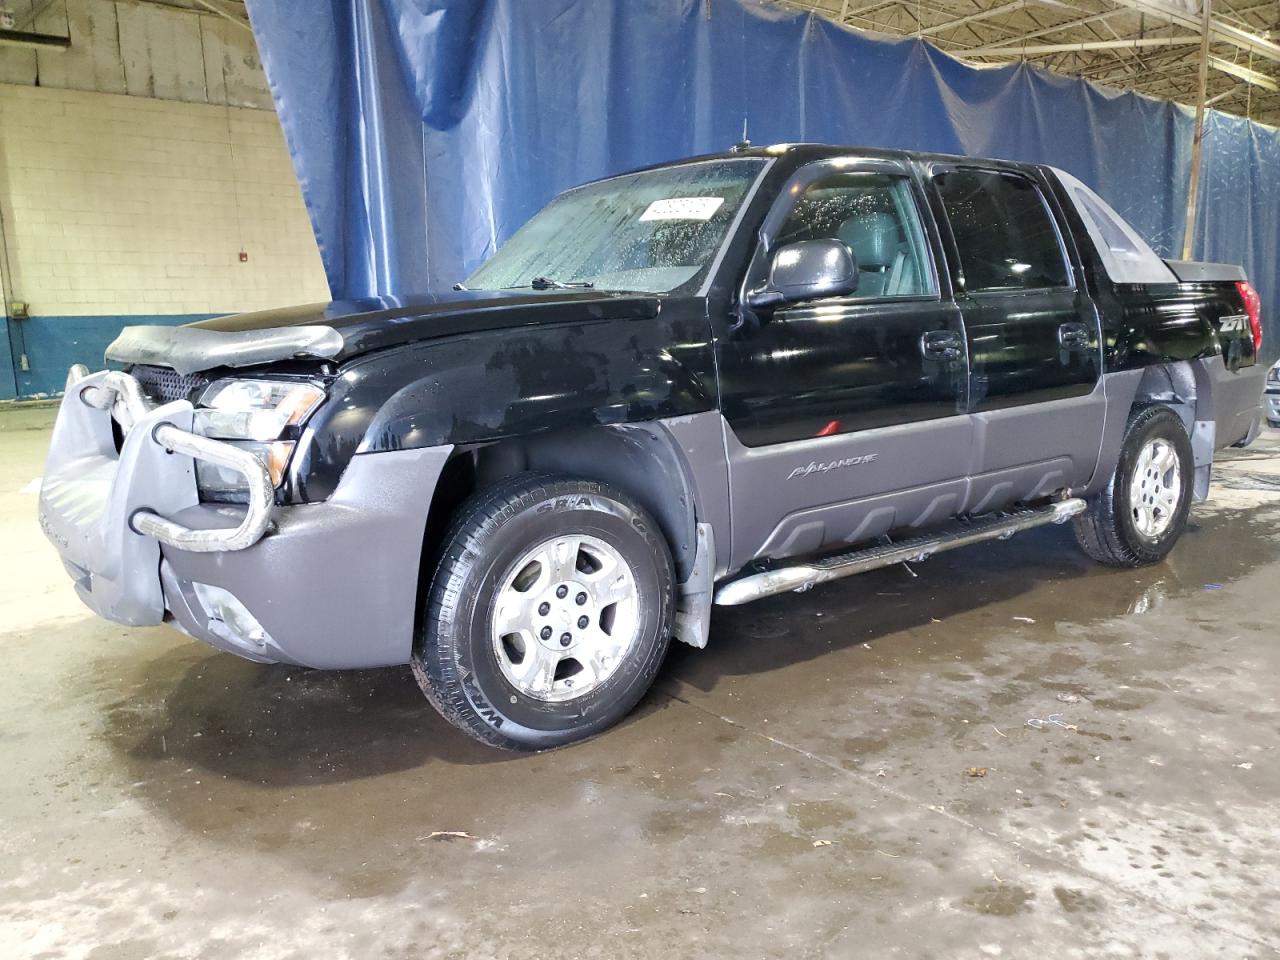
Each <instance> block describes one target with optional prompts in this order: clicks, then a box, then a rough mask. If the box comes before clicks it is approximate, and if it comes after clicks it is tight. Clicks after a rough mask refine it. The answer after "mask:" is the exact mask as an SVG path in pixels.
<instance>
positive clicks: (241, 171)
mask: <svg viewBox="0 0 1280 960" xmlns="http://www.w3.org/2000/svg"><path fill="white" fill-rule="evenodd" d="M0 216H2V217H3V225H4V239H5V247H6V248H7V251H8V264H9V287H10V291H9V297H10V300H20V301H25V302H27V303H28V304H29V310H30V313H31V318H30V319H28V320H23V321H17V320H12V319H11V320H10V322H9V324H8V326H9V336H8V341H9V343H8V344H0V364H4V363H5V361H6V359H7V358H6V357H5V356H3V354H4V353H5V352H6V351H5V349H4V348H5V347H8V348H9V350H11V351H12V353H13V356H12V366H13V369H14V381H15V383H14V389H15V390H16V392H17V394H18V395H19V396H32V395H38V394H41V393H52V392H55V391H58V390H61V389H62V384H63V379H64V377H65V374H66V368H67V366H69V365H70V364H71V363H73V362H76V361H79V362H83V363H87V364H89V365H90V366H91V367H93V366H95V365H101V362H102V351H103V349H104V348H105V346H106V344H107V343H109V342H110V341H111V340H112V339H113V338H114V337H115V335H116V333H118V331H119V329H120V327H122V326H124V325H126V324H131V323H184V322H187V321H190V320H194V319H201V318H204V317H209V316H215V315H218V314H222V313H232V312H240V311H244V310H256V309H262V308H267V307H273V306H282V305H287V304H291V303H305V302H309V301H316V300H325V299H328V287H327V285H326V283H325V279H324V273H323V270H322V267H321V264H320V257H319V253H318V251H317V249H316V245H315V239H314V235H313V234H312V232H311V225H310V222H309V221H308V219H307V214H306V210H305V208H304V207H303V204H302V197H301V193H300V191H299V189H298V184H297V181H296V180H295V178H294V174H293V168H292V166H291V164H290V160H289V155H288V152H287V150H286V148H285V144H284V138H283V135H282V134H281V131H280V126H279V121H278V120H277V118H276V115H275V113H274V111H270V110H254V109H246V108H241V107H227V106H221V105H209V104H202V103H184V102H180V101H176V100H157V99H147V98H144V97H137V96H124V95H117V94H107V93H97V92H88V91H81V90H69V89H52V88H48V87H35V86H24V85H15V84H0ZM242 249H243V250H244V251H245V253H246V254H247V255H248V260H247V262H241V260H240V251H241V250H242ZM24 356H25V362H24V360H23V357H24ZM5 379H6V378H0V397H3V396H4V395H5V394H6V393H7V392H8V391H6V390H5V383H4V380H5Z"/></svg>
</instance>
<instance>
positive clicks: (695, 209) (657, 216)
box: [640, 197, 724, 220]
mask: <svg viewBox="0 0 1280 960" xmlns="http://www.w3.org/2000/svg"><path fill="white" fill-rule="evenodd" d="M723 203H724V197H668V198H667V199H665V200H655V201H653V203H651V204H649V208H648V209H647V210H645V212H644V213H642V214H640V219H641V220H710V219H711V216H712V214H714V213H715V212H716V211H717V210H719V209H720V205H721V204H723Z"/></svg>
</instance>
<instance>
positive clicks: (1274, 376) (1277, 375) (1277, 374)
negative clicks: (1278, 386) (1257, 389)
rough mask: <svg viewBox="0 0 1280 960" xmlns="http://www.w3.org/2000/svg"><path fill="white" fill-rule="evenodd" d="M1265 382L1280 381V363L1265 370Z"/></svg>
mask: <svg viewBox="0 0 1280 960" xmlns="http://www.w3.org/2000/svg"><path fill="white" fill-rule="evenodd" d="M1267 383H1280V363H1277V364H1276V365H1275V366H1274V367H1272V368H1271V369H1270V370H1268V371H1267Z"/></svg>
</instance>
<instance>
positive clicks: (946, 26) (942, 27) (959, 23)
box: [916, 0, 1030, 37]
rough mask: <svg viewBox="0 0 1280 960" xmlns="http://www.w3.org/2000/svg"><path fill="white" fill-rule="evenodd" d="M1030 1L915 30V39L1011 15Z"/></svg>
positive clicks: (1013, 0)
mask: <svg viewBox="0 0 1280 960" xmlns="http://www.w3.org/2000/svg"><path fill="white" fill-rule="evenodd" d="M1028 2H1030V0H1011V2H1010V3H1002V4H1000V6H998V7H988V8H987V9H986V10H979V11H978V12H977V13H971V14H969V16H967V17H960V18H959V19H958V20H948V21H947V22H946V23H939V24H935V25H934V26H932V27H925V28H924V29H923V30H917V31H916V36H917V37H927V36H929V34H931V33H944V32H946V31H947V30H954V29H955V28H956V27H963V26H964V25H965V24H966V23H976V22H977V21H979V20H987V19H989V18H991V17H998V16H1000V14H1002V13H1012V12H1013V11H1015V10H1021V9H1022V8H1023V7H1025V6H1026V5H1027V3H1028Z"/></svg>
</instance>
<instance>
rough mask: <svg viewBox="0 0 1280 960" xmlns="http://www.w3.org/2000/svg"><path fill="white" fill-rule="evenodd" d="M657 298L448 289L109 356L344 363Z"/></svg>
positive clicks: (135, 334)
mask: <svg viewBox="0 0 1280 960" xmlns="http://www.w3.org/2000/svg"><path fill="white" fill-rule="evenodd" d="M660 306H661V304H660V301H659V299H658V298H657V297H654V296H647V295H644V294H618V293H607V292H603V291H601V292H597V291H593V290H585V291H584V290H574V291H565V290H555V291H547V292H545V293H543V292H534V291H511V292H504V291H489V290H485V291H470V290H467V291H451V292H449V293H442V294H434V295H420V296H407V297H379V298H372V299H363V300H340V301H334V302H332V303H311V304H304V305H301V306H294V307H283V308H280V309H275V310H257V311H254V312H252V313H238V314H232V315H229V316H225V317H215V318H213V319H211V320H202V321H200V322H198V323H193V324H188V325H187V326H183V327H150V326H139V327H126V328H125V329H124V330H123V331H122V332H121V334H120V336H119V337H118V338H117V339H116V340H115V341H114V342H113V343H112V344H111V346H109V347H108V348H107V359H109V360H115V361H117V362H120V363H156V364H162V365H164V366H169V367H172V368H174V369H175V370H177V371H178V372H179V373H194V372H197V371H200V370H210V369H214V368H215V367H244V366H254V365H257V364H262V363H271V362H275V361H280V360H287V359H291V358H295V357H314V358H317V359H325V360H337V361H342V360H346V359H349V358H351V357H354V356H358V355H359V354H362V353H367V352H368V351H370V350H378V349H382V348H385V347H392V346H396V345H397V344H401V343H410V342H413V341H416V340H426V339H434V338H437V337H448V336H457V335H463V334H468V333H477V332H482V331H486V330H501V329H509V328H514V327H522V326H530V325H534V324H553V323H554V324H564V323H589V322H592V321H597V320H625V319H635V320H641V319H648V318H652V317H655V316H657V314H658V310H659V309H660Z"/></svg>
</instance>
